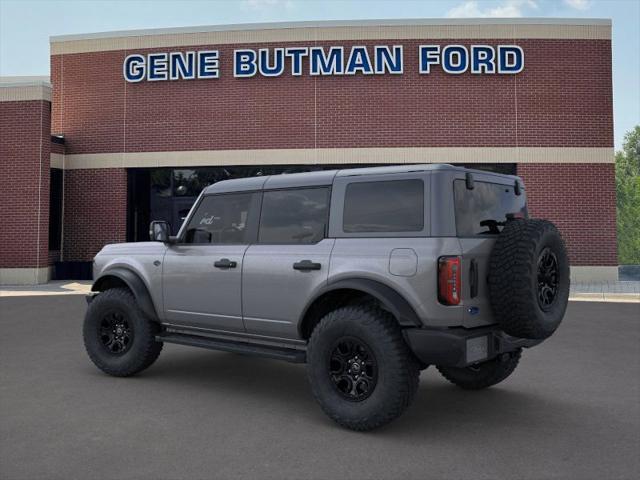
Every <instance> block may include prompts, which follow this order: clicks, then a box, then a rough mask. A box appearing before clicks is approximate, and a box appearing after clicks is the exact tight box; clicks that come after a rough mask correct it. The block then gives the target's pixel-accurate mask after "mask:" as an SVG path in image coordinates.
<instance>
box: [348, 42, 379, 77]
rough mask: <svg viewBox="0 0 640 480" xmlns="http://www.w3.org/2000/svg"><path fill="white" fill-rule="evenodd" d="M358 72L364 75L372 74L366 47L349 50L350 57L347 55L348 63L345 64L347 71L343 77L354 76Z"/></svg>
mask: <svg viewBox="0 0 640 480" xmlns="http://www.w3.org/2000/svg"><path fill="white" fill-rule="evenodd" d="M358 71H360V72H362V73H364V74H365V75H370V74H372V73H373V69H372V68H371V59H370V58H369V53H368V52H367V47H353V48H352V49H351V55H349V61H348V62H347V70H346V71H345V72H344V73H345V75H355V74H356V73H357V72H358Z"/></svg>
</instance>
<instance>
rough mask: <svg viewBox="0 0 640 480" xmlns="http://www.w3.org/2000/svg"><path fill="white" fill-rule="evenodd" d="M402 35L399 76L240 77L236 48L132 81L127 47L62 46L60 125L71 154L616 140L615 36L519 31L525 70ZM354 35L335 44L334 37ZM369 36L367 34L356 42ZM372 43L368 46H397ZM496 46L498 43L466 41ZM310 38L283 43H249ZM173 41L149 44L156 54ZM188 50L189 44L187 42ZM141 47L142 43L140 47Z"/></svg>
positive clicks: (56, 71) (55, 77)
mask: <svg viewBox="0 0 640 480" xmlns="http://www.w3.org/2000/svg"><path fill="white" fill-rule="evenodd" d="M429 42H433V43H436V44H444V43H452V41H442V40H437V41H430V40H428V39H424V40H419V41H418V40H415V41H408V40H407V41H402V42H401V43H402V44H403V45H404V59H405V62H404V74H403V75H388V74H387V75H382V76H380V75H372V76H363V75H356V76H344V77H340V76H335V77H310V76H309V75H306V74H305V75H303V76H302V77H291V75H290V74H288V73H287V74H285V75H283V76H281V77H276V78H265V77H259V76H256V77H253V78H243V79H237V78H234V77H233V65H232V51H233V49H234V48H237V47H238V46H234V45H218V46H216V45H205V46H201V47H189V48H188V50H199V49H210V48H217V49H218V50H219V51H220V68H221V70H220V71H221V78H219V79H216V80H181V81H174V82H171V81H163V82H146V81H144V82H141V83H126V82H125V81H124V79H123V77H122V63H123V60H124V58H125V56H126V54H127V53H129V54H130V53H132V52H131V51H129V52H125V51H108V52H92V53H79V54H67V55H54V56H52V58H51V71H52V82H53V84H54V95H53V105H54V115H53V119H54V125H53V131H54V132H58V133H60V132H61V133H64V134H65V137H66V141H67V153H71V154H73V153H97V152H122V151H127V152H133V151H166V150H173V151H175V150H219V149H253V148H313V147H316V146H317V147H385V146H389V147H391V146H514V145H519V146H579V147H589V146H611V145H613V118H612V86H611V42H610V41H609V40H545V39H536V40H531V39H528V40H517V41H516V42H515V43H517V44H518V45H520V46H522V48H523V49H524V53H525V68H524V71H523V72H522V73H520V74H518V75H515V76H514V75H472V74H470V73H466V74H464V75H447V74H445V73H443V72H442V70H441V69H440V68H437V67H436V68H435V69H434V70H433V71H432V73H431V74H429V75H420V74H419V73H418V45H419V44H421V43H429ZM353 43H354V42H327V46H328V45H329V44H331V45H338V44H342V45H344V46H345V47H349V46H351V45H353ZM358 43H359V44H362V43H361V42H358ZM394 43H398V41H385V40H380V41H368V42H364V44H366V45H369V46H372V45H375V44H394ZM455 43H460V44H463V45H470V44H471V43H487V44H492V45H496V44H500V43H505V42H504V41H499V40H482V41H480V40H477V41H473V42H471V41H458V40H456V41H455ZM289 45H305V44H302V43H286V42H285V43H278V44H277V45H275V44H271V45H269V44H258V45H250V44H248V45H244V44H243V47H245V46H246V47H248V48H259V47H265V46H271V47H273V46H289ZM169 50H171V51H175V50H181V49H179V48H171V49H146V50H145V49H142V50H139V52H140V53H147V52H151V51H169ZM185 50H186V49H185ZM137 52H138V50H137Z"/></svg>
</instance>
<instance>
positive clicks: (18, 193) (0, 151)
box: [0, 100, 51, 268]
mask: <svg viewBox="0 0 640 480" xmlns="http://www.w3.org/2000/svg"><path fill="white" fill-rule="evenodd" d="M50 106H51V104H50V103H49V102H47V101H43V100H34V101H15V102H0V132H1V133H2V141H0V179H2V183H1V185H2V188H0V225H2V228H0V268H28V267H29V268H32V267H46V266H47V265H48V246H49V175H50V172H49V152H50V141H49V138H50V129H49V126H50ZM8 227H10V228H8Z"/></svg>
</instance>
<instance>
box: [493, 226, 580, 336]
mask: <svg viewBox="0 0 640 480" xmlns="http://www.w3.org/2000/svg"><path fill="white" fill-rule="evenodd" d="M488 280H489V298H490V301H491V307H492V309H493V314H494V316H495V317H496V320H497V321H498V323H499V324H500V326H501V328H502V329H503V330H504V331H505V333H507V334H509V335H512V336H514V337H519V338H528V339H544V338H547V337H549V336H550V335H551V334H552V333H553V332H555V330H556V329H557V328H558V326H559V325H560V322H561V321H562V317H564V313H565V311H566V309H567V302H568V300H569V258H568V256H567V250H566V248H565V245H564V242H563V241H562V237H561V236H560V232H559V231H558V229H557V228H556V227H555V225H554V224H553V223H551V222H549V221H547V220H538V219H514V220H509V221H507V223H506V225H505V226H504V228H503V229H502V232H501V233H500V235H499V236H498V239H497V240H496V243H495V245H494V247H493V250H492V251H491V256H490V259H489V279H488Z"/></svg>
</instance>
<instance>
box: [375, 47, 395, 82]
mask: <svg viewBox="0 0 640 480" xmlns="http://www.w3.org/2000/svg"><path fill="white" fill-rule="evenodd" d="M375 52H376V57H375V72H376V73H377V74H378V75H382V74H384V73H386V72H389V73H395V74H401V73H402V45H394V46H393V53H391V52H390V51H389V47H380V46H377V47H375Z"/></svg>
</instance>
